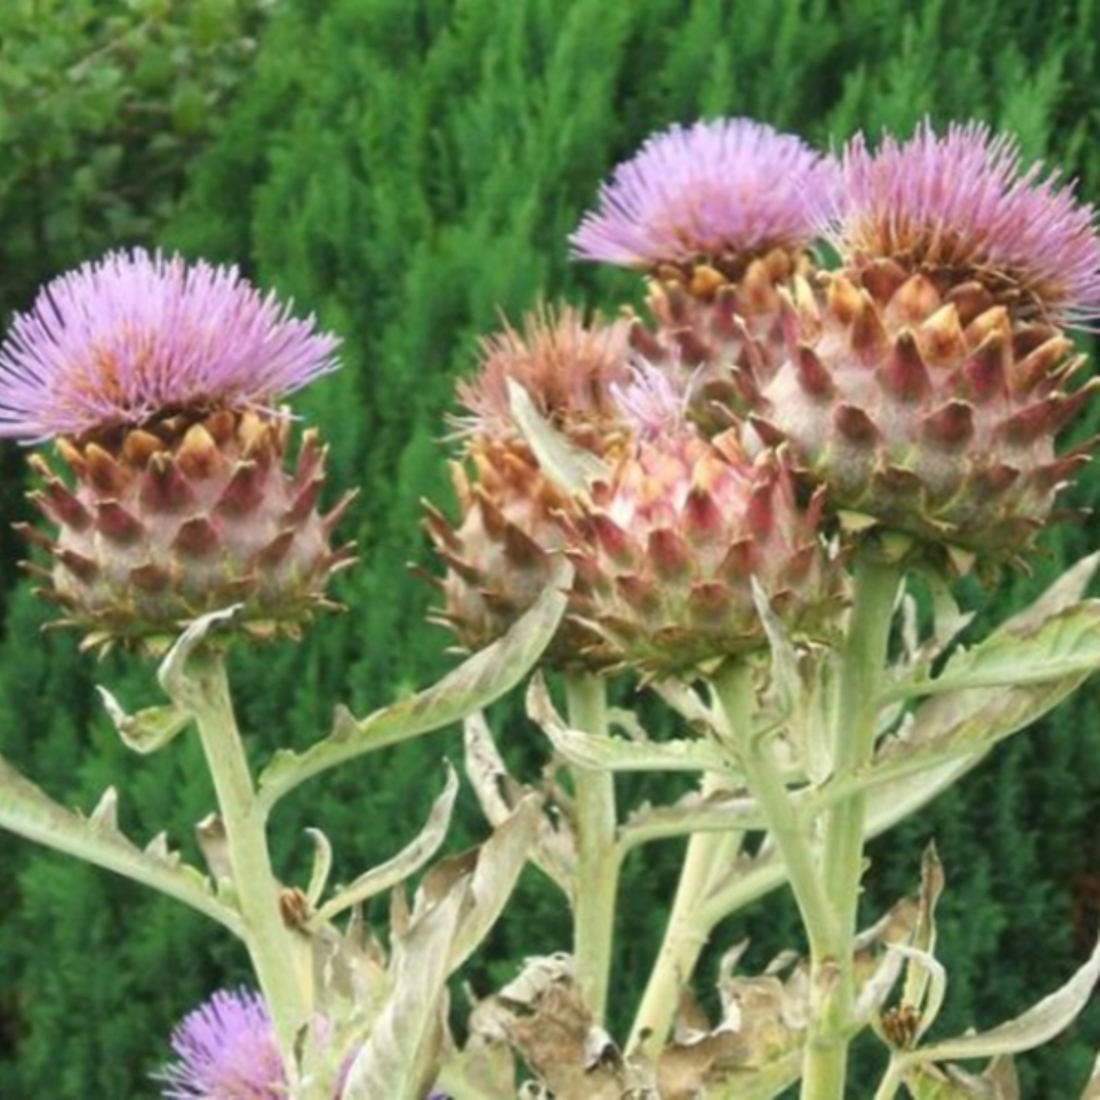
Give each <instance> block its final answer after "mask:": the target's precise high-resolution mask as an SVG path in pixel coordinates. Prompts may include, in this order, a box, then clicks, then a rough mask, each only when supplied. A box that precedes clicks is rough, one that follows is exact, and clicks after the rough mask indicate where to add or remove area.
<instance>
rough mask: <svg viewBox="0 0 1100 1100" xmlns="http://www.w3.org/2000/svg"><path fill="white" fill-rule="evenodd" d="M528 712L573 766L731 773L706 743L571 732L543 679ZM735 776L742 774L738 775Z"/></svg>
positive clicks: (531, 694)
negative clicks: (638, 739)
mask: <svg viewBox="0 0 1100 1100" xmlns="http://www.w3.org/2000/svg"><path fill="white" fill-rule="evenodd" d="M527 712H528V714H530V716H531V719H532V720H533V721H534V722H536V723H537V724H538V725H539V726H541V727H542V729H543V730H544V732H545V733H546V736H547V737H549V738H550V740H551V742H552V743H553V745H554V748H555V749H557V750H558V752H559V753H561V755H562V756H563V757H565V759H566V760H568V761H569V762H570V763H571V764H576V765H578V766H580V767H582V768H592V769H593V770H597V771H612V772H648V771H662V772H668V771H687V772H707V771H710V772H723V773H730V772H731V770H732V769H731V765H730V761H729V758H728V756H727V754H726V753H724V752H723V751H722V750H721V749H720V748H719V747H718V746H717V745H715V744H714V743H713V742H710V741H702V740H694V739H693V740H672V741H649V742H644V743H641V744H639V743H638V742H637V741H633V740H630V741H628V740H625V739H624V738H621V737H610V736H607V735H604V734H594V733H585V732H583V731H582V730H575V729H570V728H569V727H568V726H567V725H566V724H565V722H563V721H562V719H561V716H560V715H559V714H558V713H557V711H556V710H555V709H554V705H553V703H552V702H551V701H550V693H549V691H548V690H547V688H546V683H545V681H544V680H542V679H541V678H539V677H536V678H535V679H533V680H532V681H531V686H530V688H529V689H528V692H527ZM734 774H738V773H736V772H734Z"/></svg>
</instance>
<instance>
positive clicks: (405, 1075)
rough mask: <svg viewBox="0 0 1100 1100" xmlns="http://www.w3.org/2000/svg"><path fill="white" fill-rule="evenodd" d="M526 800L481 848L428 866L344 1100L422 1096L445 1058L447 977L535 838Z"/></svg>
mask: <svg viewBox="0 0 1100 1100" xmlns="http://www.w3.org/2000/svg"><path fill="white" fill-rule="evenodd" d="M537 811H538V806H537V803H536V801H535V800H534V799H526V800H525V801H524V802H523V804H522V805H521V806H520V807H518V808H517V810H516V812H515V813H514V814H513V815H512V816H511V818H509V820H508V821H507V822H505V823H504V824H503V825H502V826H501V827H500V828H499V829H496V830H495V831H494V833H493V835H492V836H491V837H490V838H489V839H488V840H487V841H486V842H485V843H484V844H483V845H481V847H480V848H477V849H474V850H473V851H472V852H470V853H467V854H466V855H464V856H460V857H456V858H454V859H452V860H446V861H444V863H443V864H440V865H438V866H437V867H436V868H433V871H432V872H431V873H430V874H429V875H428V876H427V877H426V878H425V880H424V882H423V883H422V885H421V887H420V889H419V890H418V891H417V898H416V903H415V905H414V908H413V913H412V918H411V921H410V923H409V926H408V928H407V930H406V931H405V932H404V933H403V934H401V935H398V936H396V937H395V945H394V957H393V991H392V993H391V995H390V997H389V999H388V1001H387V1003H386V1005H385V1007H384V1008H383V1009H382V1012H381V1014H380V1016H379V1017H378V1020H377V1022H376V1024H375V1026H374V1028H373V1029H372V1031H371V1034H370V1037H369V1039H368V1040H367V1041H366V1043H365V1044H364V1045H363V1049H362V1050H361V1051H360V1053H359V1054H358V1055H357V1056H356V1058H355V1061H354V1062H353V1063H352V1067H351V1069H350V1071H349V1074H348V1082H347V1085H346V1087H345V1097H347V1098H348V1100H356V1098H358V1100H375V1098H376V1097H382V1096H387V1097H389V1096H392V1097H395V1098H396V1097H412V1096H419V1095H422V1094H423V1092H425V1091H426V1090H427V1087H428V1086H429V1085H430V1084H431V1083H432V1081H433V1080H434V1078H435V1074H436V1072H437V1068H438V1062H439V1059H440V1058H441V1055H442V1045H443V1044H442V1040H443V1034H444V1019H445V1012H446V983H447V979H448V977H449V976H450V975H451V974H452V973H453V972H454V971H455V970H456V969H457V968H458V967H459V966H461V965H462V963H463V962H465V960H466V959H467V958H468V957H469V955H470V954H471V953H472V952H473V950H474V949H475V948H476V947H477V946H478V944H480V943H481V941H482V940H483V939H484V937H485V935H486V934H487V932H488V931H489V929H490V928H491V927H492V925H493V924H494V923H495V921H496V919H497V917H498V916H499V915H500V912H501V910H502V909H503V908H504V904H505V902H506V901H507V899H508V897H509V896H510V895H511V892H512V889H513V887H514V886H515V882H516V879H517V878H518V877H519V873H520V871H521V870H522V868H523V864H524V861H525V859H526V853H527V850H528V848H529V847H530V844H531V842H532V840H533V839H534V835H535V822H536V814H537Z"/></svg>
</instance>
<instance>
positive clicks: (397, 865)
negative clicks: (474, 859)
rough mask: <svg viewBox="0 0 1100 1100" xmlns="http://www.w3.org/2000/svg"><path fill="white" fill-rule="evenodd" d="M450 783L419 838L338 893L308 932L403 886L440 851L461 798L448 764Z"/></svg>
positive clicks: (316, 915) (319, 911) (314, 917)
mask: <svg viewBox="0 0 1100 1100" xmlns="http://www.w3.org/2000/svg"><path fill="white" fill-rule="evenodd" d="M446 768H447V781H446V785H445V786H444V788H443V793H442V794H440V796H439V797H438V798H437V799H436V800H435V803H434V804H433V806H432V809H431V813H430V814H429V815H428V821H427V823H426V824H425V826H424V828H423V829H422V830H421V832H420V834H419V835H418V836H417V837H416V838H415V839H414V840H413V841H411V842H410V843H409V844H407V845H406V846H405V847H404V848H403V849H402V850H401V851H400V852H398V853H397V855H395V856H394V857H393V858H392V859H389V860H387V861H386V862H385V863H382V864H379V865H378V866H377V867H373V868H371V870H369V871H367V872H366V873H365V874H362V875H360V876H359V877H358V878H357V879H356V880H355V881H354V882H352V883H350V884H349V885H348V886H345V887H344V888H343V889H341V890H338V891H337V892H336V893H335V894H334V895H333V896H332V897H331V898H329V900H328V901H327V902H325V903H324V904H323V905H322V906H320V907H319V908H318V909H317V911H316V912H315V913H314V914H313V915H312V916H311V917H310V920H309V924H308V925H307V930H309V931H314V930H316V929H318V928H320V927H321V926H322V925H324V924H327V923H328V922H329V921H332V920H333V919H335V918H336V916H338V915H339V914H340V913H342V912H344V911H345V910H347V909H350V908H351V907H352V906H353V905H361V904H362V903H363V902H365V901H367V900H369V899H370V898H372V897H375V896H377V895H378V894H381V893H382V892H383V891H384V890H389V889H390V888H391V887H393V886H396V885H397V883H399V882H404V880H405V879H407V878H408V877H409V876H410V875H413V874H415V873H416V872H417V871H419V870H420V868H421V867H423V866H424V864H425V863H427V862H428V860H429V859H431V858H432V856H434V855H435V853H436V852H437V851H439V846H440V845H441V844H442V843H443V841H444V840H445V839H446V836H447V829H448V828H449V827H450V824H451V812H452V811H453V809H454V804H455V798H456V797H457V795H458V776H457V775H456V774H455V770H454V768H452V767H451V765H450V764H449V763H448V764H447V765H446Z"/></svg>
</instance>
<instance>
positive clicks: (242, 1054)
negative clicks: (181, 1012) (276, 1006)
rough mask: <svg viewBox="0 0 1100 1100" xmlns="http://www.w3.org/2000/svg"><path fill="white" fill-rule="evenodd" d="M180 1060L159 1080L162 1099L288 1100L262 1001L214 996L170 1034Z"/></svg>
mask: <svg viewBox="0 0 1100 1100" xmlns="http://www.w3.org/2000/svg"><path fill="white" fill-rule="evenodd" d="M172 1050H173V1051H174V1052H175V1055H176V1057H177V1059H178V1061H177V1062H175V1063H173V1064H171V1065H169V1066H166V1067H165V1068H164V1069H163V1070H161V1071H160V1072H159V1073H158V1074H156V1077H157V1078H158V1079H159V1080H161V1081H163V1082H164V1084H165V1090H164V1094H163V1095H164V1100H286V1096H287V1080H286V1071H285V1070H284V1068H283V1063H282V1058H281V1057H280V1055H279V1047H278V1044H277V1043H276V1041H275V1031H274V1027H273V1025H272V1022H271V1016H270V1015H269V1014H268V1011H267V1006H266V1005H265V1004H264V1002H263V999H262V998H261V997H260V996H259V995H258V994H256V993H252V992H249V991H248V990H245V989H240V990H237V991H235V992H227V991H221V992H218V993H215V994H214V996H213V997H211V998H210V1000H209V1001H207V1002H206V1003H205V1004H203V1005H202V1006H200V1007H199V1008H197V1009H195V1011H194V1012H191V1013H190V1014H189V1015H187V1016H186V1017H185V1018H184V1020H183V1022H182V1023H181V1024H180V1025H179V1026H178V1027H177V1028H176V1030H175V1031H174V1032H173V1033H172Z"/></svg>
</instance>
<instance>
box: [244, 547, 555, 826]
mask: <svg viewBox="0 0 1100 1100" xmlns="http://www.w3.org/2000/svg"><path fill="white" fill-rule="evenodd" d="M572 580H573V569H572V566H570V565H569V563H568V562H566V561H565V560H564V559H559V560H558V561H557V562H556V563H555V566H554V571H553V576H552V578H551V581H550V583H549V584H548V585H547V587H546V589H545V590H544V591H543V593H542V595H541V596H539V598H538V600H536V601H535V604H534V606H533V607H532V608H531V609H530V610H529V611H528V612H527V613H526V614H524V616H523V617H522V618H521V619H520V620H519V621H518V622H516V623H515V625H514V626H513V627H512V628H511V629H510V630H509V631H508V632H507V634H505V635H504V637H502V638H500V639H499V640H498V641H496V642H494V643H493V644H492V645H490V646H488V647H487V648H486V649H483V650H481V651H480V652H479V653H475V654H474V655H473V656H472V657H470V658H469V659H468V660H466V661H464V662H463V663H462V664H461V665H459V666H458V668H456V669H454V670H453V671H452V672H450V673H448V674H447V675H446V676H444V677H443V679H442V680H440V681H439V682H438V683H437V684H433V685H432V686H431V687H429V688H425V689H424V690H423V691H421V692H418V693H417V694H416V695H412V696H410V697H409V698H407V699H402V700H400V701H399V702H397V703H394V704H393V705H392V706H389V707H385V708H383V709H382V710H378V711H375V712H374V713H373V714H371V715H368V716H367V717H366V718H364V719H362V720H358V719H356V718H355V717H354V716H353V715H351V714H350V713H349V712H348V711H347V710H346V709H343V708H340V709H339V710H338V711H337V714H336V720H335V722H334V726H333V731H332V733H331V734H330V735H329V736H328V737H326V738H325V739H324V740H323V741H320V742H318V743H317V744H316V745H313V746H312V747H311V748H309V749H306V751H305V752H303V753H294V752H287V751H283V752H279V753H276V754H275V756H274V757H273V758H272V760H271V763H270V764H269V765H268V766H267V768H266V769H265V771H264V773H263V775H262V776H261V777H260V793H259V802H260V803H261V806H262V807H263V808H265V809H269V808H270V807H271V806H272V805H274V803H275V802H276V801H278V799H279V798H281V797H282V796H283V795H284V794H286V793H287V792H288V791H290V790H292V789H293V788H294V787H296V786H298V784H299V783H302V782H304V781H305V780H306V779H309V778H311V777H312V776H314V775H317V774H318V773H319V772H322V771H325V770H326V769H328V768H331V767H334V766H335V765H337V764H342V763H343V762H344V761H346V760H351V759H353V758H354V757H356V756H360V755H362V754H363V753H367V752H374V751H375V750H376V749H380V748H384V747H385V746H387V745H395V744H398V743H399V742H401V741H407V740H409V739H411V738H413V737H417V736H419V735H421V734H424V733H428V732H430V731H432V730H437V729H441V728H442V727H444V726H449V725H450V724H451V723H452V722H459V721H461V720H462V719H463V718H465V717H466V716H467V715H469V714H472V713H474V712H475V711H478V710H481V709H482V708H484V707H486V706H488V705H489V704H490V703H491V702H493V701H494V700H496V699H497V698H499V697H500V696H501V695H504V694H505V693H506V692H508V691H510V690H511V689H512V688H513V687H515V686H516V684H518V683H519V682H520V680H522V679H523V677H524V676H526V675H527V673H528V672H529V671H530V670H531V668H532V666H533V665H534V664H535V662H536V661H537V660H538V659H539V657H540V656H541V655H542V651H543V650H544V649H545V648H546V646H547V644H548V643H549V642H550V639H551V638H553V636H554V633H555V631H556V630H557V628H558V623H559V622H560V621H561V617H562V615H563V614H564V612H565V607H566V603H567V600H568V596H567V591H568V588H569V586H570V584H572Z"/></svg>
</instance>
